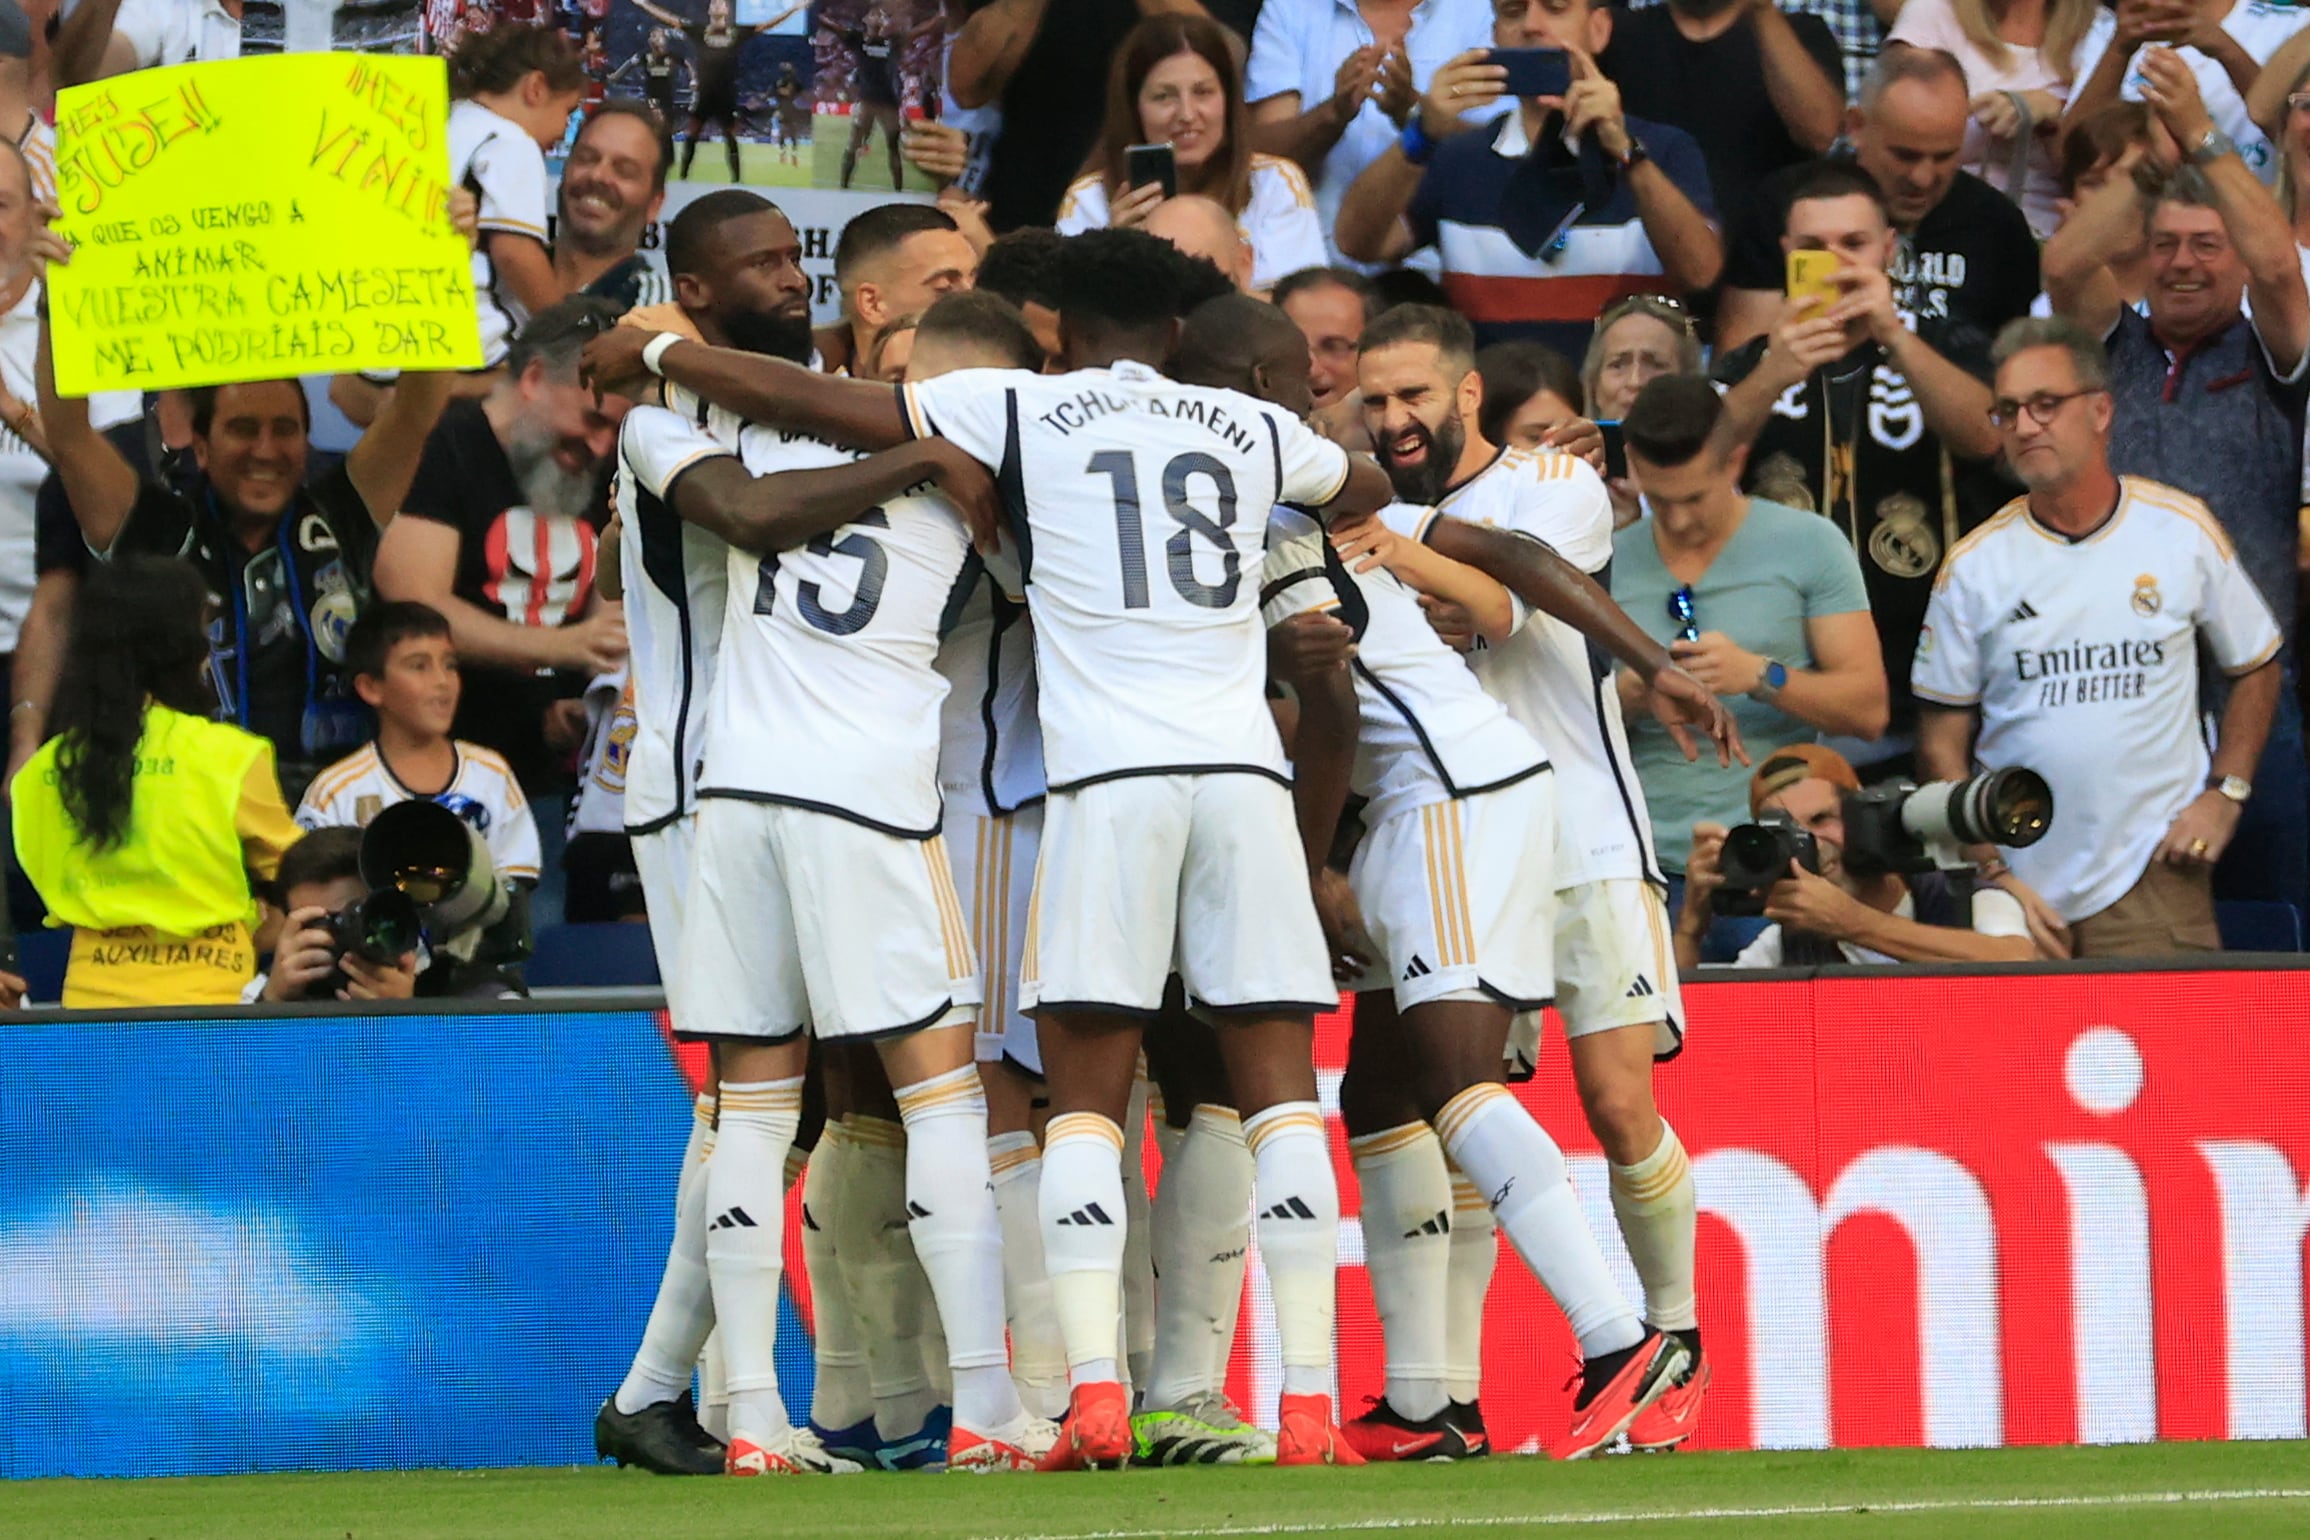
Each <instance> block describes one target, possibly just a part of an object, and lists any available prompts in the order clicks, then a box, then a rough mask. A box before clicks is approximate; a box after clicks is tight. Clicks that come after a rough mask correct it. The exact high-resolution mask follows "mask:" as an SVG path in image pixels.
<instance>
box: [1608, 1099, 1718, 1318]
mask: <svg viewBox="0 0 2310 1540" xmlns="http://www.w3.org/2000/svg"><path fill="white" fill-rule="evenodd" d="M1612 1212H1613V1214H1614V1215H1615V1216H1616V1217H1617V1218H1618V1219H1619V1220H1620V1238H1621V1239H1622V1240H1623V1241H1626V1242H1627V1243H1628V1259H1629V1260H1630V1261H1631V1262H1634V1263H1635V1264H1636V1276H1637V1277H1639V1278H1641V1279H1643V1280H1644V1318H1645V1319H1646V1320H1647V1321H1649V1322H1651V1323H1652V1325H1654V1326H1655V1327H1657V1328H1659V1329H1660V1330H1662V1331H1691V1330H1693V1329H1694V1328H1696V1327H1697V1326H1699V1325H1700V1317H1699V1315H1698V1314H1697V1313H1695V1310H1694V1305H1693V1284H1692V1252H1693V1227H1694V1225H1695V1224H1696V1223H1697V1218H1698V1216H1697V1205H1696V1203H1695V1202H1694V1197H1693V1187H1692V1162H1691V1160H1689V1159H1687V1158H1686V1156H1685V1153H1684V1141H1683V1140H1681V1139H1679V1138H1677V1136H1676V1130H1675V1129H1673V1128H1671V1127H1669V1126H1668V1124H1667V1123H1665V1122H1664V1123H1662V1124H1661V1125H1660V1143H1659V1144H1658V1145H1656V1146H1655V1147H1654V1148H1653V1152H1652V1153H1651V1154H1650V1155H1647V1156H1645V1157H1644V1159H1642V1160H1640V1161H1638V1162H1637V1163H1636V1164H1635V1165H1633V1166H1614V1167H1613V1168H1612Z"/></svg>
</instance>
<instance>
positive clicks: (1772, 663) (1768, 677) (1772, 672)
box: [1749, 658, 1789, 700]
mask: <svg viewBox="0 0 2310 1540" xmlns="http://www.w3.org/2000/svg"><path fill="white" fill-rule="evenodd" d="M1788 682H1789V666H1788V665H1787V664H1786V663H1783V662H1782V661H1781V660H1780V659H1778V658H1767V659H1765V666H1764V671H1763V672H1762V673H1760V674H1759V675H1758V676H1757V687H1756V688H1755V689H1753V690H1751V691H1749V699H1750V700H1770V699H1771V698H1772V697H1774V696H1775V695H1778V694H1780V693H1781V686H1783V685H1785V684H1787V683H1788Z"/></svg>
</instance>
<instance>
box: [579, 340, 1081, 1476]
mask: <svg viewBox="0 0 2310 1540" xmlns="http://www.w3.org/2000/svg"><path fill="white" fill-rule="evenodd" d="M651 345H652V346H659V344H657V343H652V344H651ZM624 451H625V455H626V459H627V463H628V465H629V466H630V467H631V468H632V469H633V471H634V473H635V479H636V481H637V483H638V484H639V485H640V486H641V487H642V488H644V489H645V490H647V489H653V488H655V489H658V490H657V491H655V492H654V493H653V495H655V496H658V497H660V498H661V499H662V500H664V501H666V502H668V503H670V504H671V505H672V506H673V507H674V508H675V509H676V510H677V511H678V512H679V514H680V515H681V517H682V518H683V519H685V520H688V521H690V522H694V523H698V524H701V525H703V526H704V527H706V528H707V529H709V530H711V531H713V532H715V533H717V534H719V535H721V536H722V537H723V538H724V539H725V540H726V541H728V542H729V543H730V545H731V546H732V548H733V550H732V554H731V556H730V558H729V591H730V597H729V604H728V609H727V614H726V618H725V621H724V627H723V646H722V654H721V657H720V659H719V662H718V665H717V668H716V673H715V679H714V686H713V694H712V698H711V702H710V704H709V708H708V721H709V729H708V741H707V747H706V757H705V763H704V765H703V767H702V769H701V770H700V773H699V785H698V796H699V800H700V812H699V821H698V829H697V847H698V848H697V857H696V871H695V873H694V875H693V879H692V881H693V889H692V902H691V906H690V911H689V914H688V916H687V921H688V923H687V925H686V926H685V936H684V939H683V950H682V957H681V961H680V963H679V965H678V966H679V968H680V971H681V974H682V977H683V993H682V1000H683V1007H684V1013H685V1016H686V1018H687V1020H686V1022H685V1033H686V1035H691V1036H697V1037H703V1038H706V1039H708V1040H711V1041H714V1042H715V1043H716V1044H717V1054H716V1059H717V1074H718V1076H719V1086H720V1089H719V1093H718V1098H719V1100H718V1105H719V1128H718V1130H717V1139H716V1146H715V1153H714V1158H713V1160H712V1161H711V1162H710V1163H709V1164H708V1166H707V1169H706V1186H707V1198H706V1206H707V1210H708V1212H709V1213H711V1214H713V1215H714V1218H713V1219H712V1220H711V1221H710V1222H709V1224H708V1229H707V1247H706V1264H707V1271H708V1275H709V1278H710V1279H711V1282H712V1288H713V1294H714V1299H715V1313H716V1316H717V1318H718V1320H719V1322H720V1324H721V1332H722V1343H723V1351H724V1354H725V1357H726V1360H727V1364H728V1371H729V1387H730V1396H731V1400H730V1443H729V1452H728V1456H727V1468H728V1470H729V1471H730V1472H731V1473H732V1474H734V1475H758V1474H765V1473H769V1472H799V1471H806V1470H816V1471H829V1470H839V1469H841V1468H843V1467H844V1466H847V1465H848V1464H849V1462H847V1461H835V1460H833V1459H831V1458H830V1457H829V1456H827V1455H826V1454H825V1453H824V1452H823V1451H822V1450H820V1449H818V1448H817V1446H816V1444H815V1441H814V1440H811V1439H809V1438H807V1437H806V1436H801V1435H798V1434H797V1433H796V1431H795V1430H794V1429H793V1428H792V1427H791V1426H790V1425H789V1424H788V1422H787V1418H786V1412H785V1407H784V1404H783V1403H782V1401H781V1400H780V1398H779V1395H778V1382H777V1363H776V1358H775V1353H774V1348H775V1336H776V1323H777V1317H778V1277H779V1271H780V1262H781V1241H782V1235H781V1231H782V1229H783V1225H782V1222H781V1221H782V1218H783V1212H782V1211H783V1198H784V1191H783V1180H782V1176H781V1173H782V1170H783V1167H784V1164H785V1161H786V1157H787V1153H788V1150H789V1148H790V1147H791V1145H792V1143H793V1141H794V1137H795V1134H796V1131H797V1127H798V1124H799V1121H800V1110H801V1093H802V1073H803V1069H804V1066H805V1062H806V1059H807V1050H808V1044H807V1042H806V1041H805V1040H804V1034H805V1033H806V1032H807V1033H809V1034H811V1035H812V1036H815V1037H817V1038H818V1039H820V1040H821V1041H823V1042H836V1041H841V1040H845V1039H851V1040H861V1041H872V1042H874V1044H875V1046H876V1048H877V1050H878V1053H879V1057H880V1058H881V1060H882V1063H883V1066H884V1068H885V1069H886V1071H887V1072H888V1075H889V1078H890V1082H891V1085H892V1087H893V1088H894V1091H895V1093H896V1097H897V1102H898V1108H899V1112H900V1115H901V1117H902V1119H903V1121H904V1124H905V1131H906V1144H907V1150H906V1211H907V1214H908V1216H909V1229H910V1231H911V1232H912V1236H913V1240H914V1246H915V1251H916V1254H917V1255H918V1256H919V1257H920V1258H921V1261H922V1264H923V1267H924V1269H925V1271H927V1272H928V1273H929V1275H930V1280H931V1286H932V1290H933V1292H934V1294H935V1296H936V1298H937V1301H938V1307H939V1310H938V1313H939V1317H940V1320H941V1323H942V1324H943V1326H944V1329H945V1333H946V1337H947V1340H948V1343H949V1364H950V1366H951V1369H952V1374H953V1394H954V1429H953V1435H952V1438H951V1440H950V1443H949V1448H948V1455H947V1463H948V1466H949V1468H950V1469H955V1468H960V1469H973V1470H999V1469H1027V1468H1031V1467H1032V1465H1033V1463H1034V1461H1035V1459H1036V1458H1037V1457H1038V1456H1039V1455H1040V1454H1041V1453H1042V1452H1043V1451H1044V1450H1045V1449H1046V1448H1047V1447H1048V1446H1049V1443H1050V1441H1051V1439H1052V1437H1053V1436H1054V1435H1055V1433H1056V1429H1055V1428H1054V1427H1053V1426H1052V1425H1051V1424H1049V1423H1047V1422H1042V1421H1040V1420H1039V1419H1034V1418H1031V1417H1029V1416H1028V1415H1027V1414H1026V1413H1025V1411H1024V1410H1023V1408H1022V1407H1021V1406H1020V1403H1019V1399H1018V1395H1017V1392H1016V1390H1015V1389H1014V1388H1013V1386H1012V1384H1011V1380H1010V1376H1009V1370H1008V1354H1007V1352H1006V1350H1005V1346H1004V1339H1003V1316H1002V1308H1001V1299H1002V1294H1001V1288H1002V1282H1001V1279H1002V1271H1001V1269H1002V1261H1001V1256H1000V1244H1001V1243H1000V1232H999V1229H998V1225H997V1220H996V1215H995V1207H994V1198H993V1193H992V1189H991V1186H990V1177H989V1170H988V1160H987V1150H986V1103H985V1100H984V1098H983V1095H982V1093H981V1090H980V1087H979V1080H978V1075H977V1072H976V1070H975V1069H974V1067H973V1066H972V1063H971V1056H972V1042H971V1034H970V1031H969V1025H970V1022H971V1020H972V1018H973V1016H974V1014H975V1011H974V1007H975V1006H976V1004H977V1001H978V983H977V979H976V976H975V963H974V962H973V959H972V955H971V946H970V941H969V937H968V935H967V934H966V932H965V926H964V921H963V916H962V911H961V906H960V903H959V901H958V900H957V898H956V895H955V890H954V884H953V879H952V877H951V876H950V875H949V872H948V868H947V864H946V852H945V845H944V842H943V840H942V839H941V838H940V835H939V832H938V830H939V816H940V811H939V799H938V790H937V781H936V776H937V759H938V740H937V724H938V716H939V706H940V701H941V698H942V697H943V696H944V694H945V691H946V685H945V681H944V680H942V679H941V678H940V677H939V676H938V674H937V673H936V671H935V670H934V669H933V668H932V666H931V665H932V659H933V657H934V656H935V654H936V651H937V644H938V625H939V621H940V617H941V616H942V614H943V613H944V611H945V606H946V601H947V598H948V596H949V594H950V593H951V591H952V590H953V588H954V586H955V583H956V580H957V579H958V578H959V576H960V575H961V573H962V570H963V565H964V562H965V559H966V557H967V555H968V553H969V535H968V533H967V532H966V530H965V527H964V523H963V520H962V519H961V518H958V517H957V514H956V511H955V506H954V504H952V503H950V502H949V501H947V500H946V499H942V498H938V497H933V496H927V495H925V494H924V493H923V491H922V490H921V489H922V487H923V486H924V484H925V483H933V482H935V483H937V484H938V485H940V486H941V487H943V488H944V489H945V490H946V491H947V492H948V494H949V496H950V497H952V498H954V499H955V501H956V502H959V503H961V504H962V505H963V506H965V507H968V508H969V509H971V510H972V514H973V518H974V525H975V527H979V528H982V529H991V525H992V521H993V518H994V512H993V487H992V483H991V482H990V481H989V480H988V478H987V476H986V473H985V472H984V471H983V470H981V469H980V468H979V467H978V466H977V465H976V464H974V463H973V462H972V461H971V460H970V459H969V458H967V457H966V456H965V455H963V454H962V453H961V452H960V451H958V450H956V449H954V448H952V447H950V446H947V445H943V444H938V443H930V442H925V443H921V444H915V445H909V446H905V447H903V448H900V449H898V450H895V451H893V452H891V453H889V454H885V455H881V456H877V457H876V458H875V459H873V460H871V461H868V462H866V463H864V464H857V463H854V462H855V461H856V458H857V457H856V456H855V455H853V454H851V453H849V452H847V451H844V450H840V449H836V448H834V447H833V446H831V445H828V444H825V443H823V442H819V441H816V440H813V439H810V438H808V437H805V436H802V435H798V434H793V433H787V434H775V433H770V432H766V431H762V430H759V429H748V430H746V431H745V432H744V433H742V435H741V439H740V456H742V457H743V461H742V462H741V458H740V456H732V455H731V454H730V453H729V452H728V451H727V450H725V449H723V448H722V447H721V445H720V444H719V443H718V442H717V441H716V440H714V439H713V438H712V437H711V436H710V435H707V434H705V433H703V432H702V431H700V430H699V429H697V428H696V427H695V425H693V424H692V423H690V422H689V421H688V420H686V419H685V418H684V417H682V416H679V415H677V414H674V413H671V412H666V411H662V410H657V409H646V410H645V411H643V412H642V413H641V414H640V420H639V422H638V424H637V425H636V426H635V428H634V429H633V431H632V432H631V433H629V434H627V435H626V437H625V444H624ZM755 553H765V554H761V555H760V559H759V560H758V561H757V560H756V554H755Z"/></svg>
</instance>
